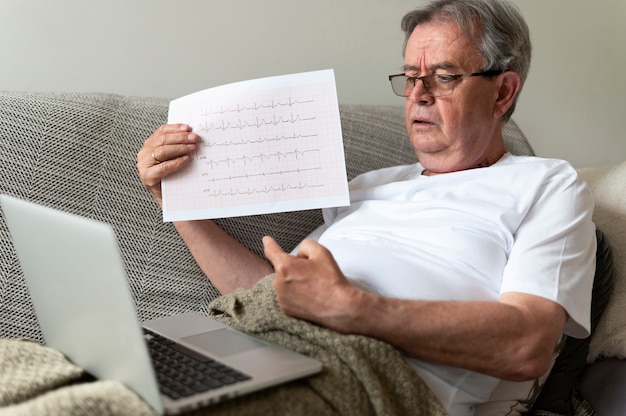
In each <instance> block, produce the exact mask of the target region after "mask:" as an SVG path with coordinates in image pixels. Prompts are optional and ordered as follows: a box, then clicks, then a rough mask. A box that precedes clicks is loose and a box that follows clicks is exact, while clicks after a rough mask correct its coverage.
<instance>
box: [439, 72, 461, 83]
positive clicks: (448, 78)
mask: <svg viewBox="0 0 626 416" xmlns="http://www.w3.org/2000/svg"><path fill="white" fill-rule="evenodd" d="M456 79H457V76H456V75H445V74H437V82H438V83H440V84H449V83H451V82H454V81H456Z"/></svg>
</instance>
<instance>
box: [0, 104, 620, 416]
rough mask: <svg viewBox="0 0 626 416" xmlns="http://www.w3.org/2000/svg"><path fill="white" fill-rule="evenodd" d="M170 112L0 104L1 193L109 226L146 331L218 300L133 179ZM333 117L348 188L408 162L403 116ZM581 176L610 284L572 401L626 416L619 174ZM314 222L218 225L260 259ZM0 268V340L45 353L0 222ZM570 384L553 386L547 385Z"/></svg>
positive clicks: (275, 219)
mask: <svg viewBox="0 0 626 416" xmlns="http://www.w3.org/2000/svg"><path fill="white" fill-rule="evenodd" d="M167 108H168V100H166V99H157V98H145V97H128V96H120V95H110V94H97V93H93V94H89V93H61V94H55V93H41V94H39V93H20V92H2V93H0V193H5V194H9V195H13V196H16V197H19V198H24V199H27V200H31V201H34V202H36V203H40V204H44V205H47V206H51V207H54V208H57V209H61V210H64V211H67V212H71V213H75V214H79V215H83V216H86V217H90V218H94V219H97V220H100V221H104V222H106V223H109V224H111V225H112V226H113V228H114V230H115V232H116V234H117V236H118V240H119V245H120V249H121V253H122V256H123V259H124V262H125V266H126V269H127V273H128V279H129V284H130V287H131V290H132V292H133V297H134V300H135V303H136V307H137V311H138V315H139V318H140V319H141V320H148V319H152V318H156V317H160V316H165V315H170V314H174V313H181V312H187V311H197V312H200V313H207V309H208V305H209V303H210V302H211V301H212V300H213V299H215V298H216V297H218V296H219V293H218V292H217V290H216V289H215V288H214V287H213V286H212V285H211V284H210V282H209V281H208V280H207V279H206V278H205V277H204V275H203V274H202V272H201V271H200V270H199V268H198V267H197V265H196V263H195V262H194V260H193V258H192V257H191V255H190V253H189V251H188V250H187V248H186V246H185V245H184V244H183V242H182V240H181V239H180V238H179V236H178V234H177V233H176V231H175V229H174V227H173V226H172V224H170V223H164V222H163V221H162V216H161V212H160V210H159V208H158V206H157V205H156V204H155V203H154V201H153V200H152V198H151V196H150V194H149V193H148V192H147V191H146V189H144V188H143V186H142V184H141V182H140V181H139V178H138V175H137V172H136V168H135V163H136V153H137V151H138V149H139V148H140V147H141V146H142V143H143V140H145V139H146V138H147V137H148V136H149V135H150V134H151V133H152V132H153V131H154V130H155V129H156V128H157V127H158V126H159V125H160V124H163V123H164V122H165V121H166V119H167ZM340 113H341V122H342V129H343V135H344V146H345V153H346V163H347V173H348V177H349V178H352V177H354V176H355V175H357V174H359V173H360V172H362V171H365V170H371V169H375V168H379V167H384V166H390V165H396V164H406V163H413V162H414V161H415V156H414V153H413V151H412V149H411V148H410V145H409V143H408V140H406V137H405V134H406V133H405V130H404V122H403V112H402V108H401V107H395V106H364V105H341V106H340ZM504 132H505V137H506V145H507V148H508V149H509V151H510V152H511V153H515V154H533V150H532V148H531V146H530V145H529V144H528V142H527V141H526V139H525V137H524V135H523V134H522V132H521V131H520V130H519V128H518V127H517V125H516V124H515V123H514V122H513V121H511V122H509V123H508V124H507V125H506V126H505V128H504ZM579 172H580V174H581V175H582V176H583V178H584V179H585V180H587V182H588V183H589V185H590V187H591V190H592V192H593V194H594V198H595V200H596V209H595V214H594V222H595V223H596V225H597V227H598V229H600V230H601V231H602V232H603V233H604V236H605V237H606V240H608V243H609V247H610V248H611V252H612V258H613V266H612V269H614V273H613V289H612V294H611V297H610V299H609V302H608V305H607V307H606V309H605V310H604V313H603V315H602V318H601V319H600V322H599V324H598V326H597V327H596V329H595V331H594V334H593V335H592V337H591V340H590V343H589V344H586V345H587V346H585V356H586V357H585V359H586V362H585V363H584V370H583V372H582V375H581V376H580V377H579V374H578V373H576V380H575V381H574V383H572V384H573V385H574V387H575V393H576V394H575V395H574V396H573V398H574V399H576V400H578V401H576V400H574V402H575V403H578V407H579V408H580V407H581V406H580V403H583V404H584V405H585V406H584V407H585V409H587V410H586V411H587V412H588V413H585V414H593V412H594V411H593V410H591V408H590V407H589V405H590V406H591V407H593V408H594V409H595V411H597V413H598V414H600V415H613V414H615V415H617V414H620V415H623V414H626V405H625V403H626V400H625V399H624V398H622V397H621V395H620V393H621V392H624V391H626V360H625V359H626V163H622V164H619V165H616V166H606V167H597V168H583V169H579ZM321 221H322V218H321V213H320V211H319V210H310V211H302V212H291V213H280V214H271V215H263V216H249V217H240V218H230V219H222V220H218V222H219V224H220V225H221V226H222V227H223V228H224V229H226V230H227V231H228V232H229V233H231V234H232V235H233V236H234V237H236V238H237V239H239V240H240V241H242V242H243V243H244V244H246V245H247V246H248V247H249V248H250V249H252V250H253V251H256V252H257V253H261V244H260V240H261V237H262V236H263V235H266V234H269V235H273V236H274V237H275V238H276V239H277V241H278V242H279V243H280V244H281V245H282V246H283V247H284V248H285V249H287V250H289V249H291V248H292V247H294V246H295V245H296V244H297V243H298V242H299V241H300V240H301V239H302V238H303V237H304V236H305V235H306V234H308V233H309V232H310V231H311V230H313V229H314V228H315V227H316V226H317V225H318V224H319V223H321ZM0 264H1V269H0V338H30V339H33V340H36V341H38V342H41V343H43V339H42V335H41V332H40V330H39V328H38V324H37V319H36V317H35V313H34V310H33V307H32V304H31V302H30V298H29V294H28V291H27V289H26V287H25V284H24V281H23V276H22V272H21V269H20V265H19V262H18V260H17V258H16V255H15V252H14V249H13V246H12V243H11V238H10V236H9V233H8V230H7V227H6V225H5V223H4V217H3V215H2V213H0ZM607 267H608V268H611V266H610V265H609V266H607ZM567 383H569V381H567V382H565V381H561V380H560V379H557V380H556V381H554V382H553V383H552V384H556V385H557V387H558V386H569V384H567ZM568 390H569V388H568ZM568 397H569V396H568ZM569 405H570V401H569V400H567V403H566V407H568V406H569ZM567 412H568V411H567V410H564V411H562V412H559V413H560V414H567ZM577 412H578V413H579V414H580V411H579V410H577ZM539 413H540V412H539Z"/></svg>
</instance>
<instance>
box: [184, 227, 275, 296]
mask: <svg viewBox="0 0 626 416" xmlns="http://www.w3.org/2000/svg"><path fill="white" fill-rule="evenodd" d="M174 226H175V227H176V230H177V231H178V233H179V234H180V236H181V237H182V238H183V240H184V241H185V244H187V247H188V248H189V250H190V251H191V254H192V255H193V257H194V259H195V260H196V262H197V263H198V265H199V266H200V268H201V269H202V271H203V272H204V274H205V275H206V276H207V277H208V278H209V280H210V281H211V283H212V284H213V286H215V288H216V289H217V290H219V291H220V293H222V294H226V293H230V292H232V291H233V290H235V289H237V288H249V287H252V286H254V284H255V283H257V282H258V281H259V279H261V278H262V277H263V276H267V275H268V274H270V273H272V272H273V269H272V266H271V265H270V264H269V263H268V262H267V261H265V260H264V259H263V258H261V257H259V256H257V255H256V254H255V253H253V252H252V251H250V250H248V248H246V247H245V246H244V245H242V244H241V243H240V242H239V241H237V240H236V239H234V238H233V237H231V236H230V235H229V234H228V233H226V232H225V231H224V230H222V229H221V228H220V227H219V226H218V225H217V224H215V222H213V221H211V220H202V221H180V222H175V223H174Z"/></svg>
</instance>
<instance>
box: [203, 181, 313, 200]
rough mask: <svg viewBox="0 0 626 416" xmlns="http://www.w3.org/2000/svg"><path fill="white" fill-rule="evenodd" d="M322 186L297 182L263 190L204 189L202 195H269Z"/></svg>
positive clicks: (217, 196) (266, 187)
mask: <svg viewBox="0 0 626 416" xmlns="http://www.w3.org/2000/svg"><path fill="white" fill-rule="evenodd" d="M323 186H324V184H314V185H310V184H308V183H306V182H305V183H302V182H299V183H298V184H297V185H290V184H285V183H283V184H281V185H280V186H265V187H263V188H246V189H232V188H231V189H228V190H222V189H219V190H211V189H205V190H204V193H205V195H206V196H209V197H213V198H219V197H222V196H231V197H232V196H238V195H254V194H269V193H272V192H288V191H294V190H302V189H307V188H319V187H323Z"/></svg>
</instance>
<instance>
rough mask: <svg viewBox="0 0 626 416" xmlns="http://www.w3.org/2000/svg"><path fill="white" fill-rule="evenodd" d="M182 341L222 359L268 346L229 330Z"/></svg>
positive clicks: (219, 330)
mask: <svg viewBox="0 0 626 416" xmlns="http://www.w3.org/2000/svg"><path fill="white" fill-rule="evenodd" d="M181 340H183V341H185V342H188V343H190V344H193V345H195V346H196V347H199V348H202V349H203V350H205V351H207V352H209V353H211V354H214V355H217V356H220V357H226V356H229V355H234V354H240V353H242V352H246V351H250V350H253V349H255V348H263V347H266V346H267V344H266V343H264V342H263V341H261V340H257V339H255V338H252V337H249V336H247V335H245V334H241V333H239V332H235V331H233V330H230V329H228V328H224V329H218V330H216V331H210V332H205V333H202V334H198V335H192V336H190V337H185V338H181Z"/></svg>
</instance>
